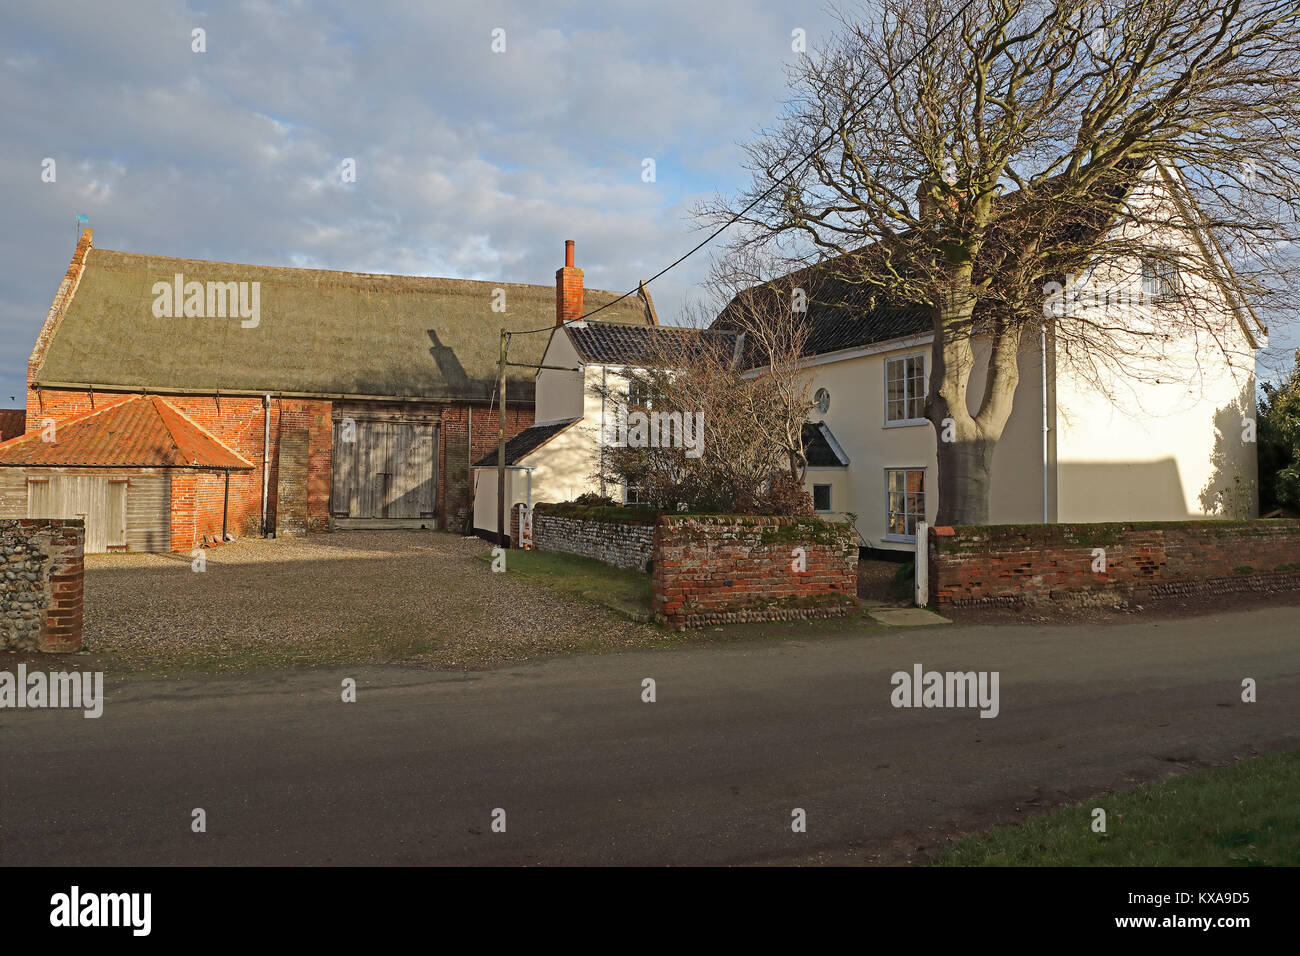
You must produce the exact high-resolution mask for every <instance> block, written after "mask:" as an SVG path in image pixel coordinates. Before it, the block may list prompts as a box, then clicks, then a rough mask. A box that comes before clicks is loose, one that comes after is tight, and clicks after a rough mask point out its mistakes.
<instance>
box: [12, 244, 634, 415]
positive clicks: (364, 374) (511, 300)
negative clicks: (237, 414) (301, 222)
mask: <svg viewBox="0 0 1300 956" xmlns="http://www.w3.org/2000/svg"><path fill="white" fill-rule="evenodd" d="M88 239H89V234H88V233H87V236H86V237H85V238H83V243H87V248H86V249H85V250H84V253H85V255H84V261H85V266H84V269H83V270H82V271H81V274H80V278H79V281H78V282H77V283H76V284H75V292H74V293H73V294H72V295H71V298H70V300H68V301H66V302H64V303H61V302H60V301H59V300H58V299H56V301H55V305H54V307H53V308H52V309H51V313H50V318H49V319H47V322H46V328H45V330H43V331H42V335H41V340H40V341H39V342H38V344H37V349H36V351H35V352H34V353H33V360H34V362H36V363H37V367H36V368H35V369H34V371H33V374H32V376H31V379H32V382H33V384H35V385H38V386H44V387H56V386H64V387H69V386H71V387H86V386H95V387H103V388H106V389H107V388H110V387H117V388H130V389H141V390H146V391H158V392H166V391H168V390H184V391H199V392H217V391H219V392H221V393H222V394H236V393H249V394H251V393H262V392H268V391H269V392H275V393H279V394H286V395H304V396H321V397H343V396H357V397H371V396H373V397H393V398H422V399H460V400H469V401H485V400H487V399H488V398H489V396H490V395H491V394H492V391H493V387H494V383H495V379H496V373H497V356H498V350H499V343H500V331H501V329H502V327H505V328H507V329H510V330H512V331H521V330H525V329H546V328H550V327H552V326H554V324H555V289H554V287H552V286H540V285H520V284H516V283H507V282H476V281H470V280H465V279H437V278H425V277H419V276H394V275H371V274H365V273H355V272H327V271H324V270H319V269H285V268H277V267H271V266H251V265H236V264H232V263H224V262H204V261H201V260H195V259H174V258H169V257H164V256H152V255H139V254H135V253H127V252H114V251H111V250H108V249H96V248H93V247H90V246H89V244H88ZM81 251H82V250H80V249H79V253H80V252H81ZM76 267H77V260H76V259H74V261H73V269H70V270H69V274H70V277H71V275H72V273H73V272H74V270H75V269H76ZM178 273H179V274H181V275H183V276H184V281H185V282H191V281H196V282H201V283H204V284H205V287H206V283H209V282H214V283H216V282H223V283H224V282H247V283H252V282H258V283H260V290H259V306H260V309H259V313H260V314H259V318H258V323H257V325H256V327H248V328H245V327H243V326H242V324H241V320H240V318H239V317H237V316H236V317H233V318H231V317H228V318H170V317H163V318H157V317H155V316H154V309H153V306H154V301H155V294H154V292H153V288H154V284H155V283H157V282H166V283H172V282H173V281H174V276H175V275H176V274H178ZM250 289H251V287H250ZM497 290H502V291H504V294H505V300H504V301H505V311H504V312H496V311H493V303H494V301H500V296H499V294H498V291H497ZM70 291H71V289H70ZM585 295H586V298H585V305H586V307H587V308H588V309H590V308H594V307H596V306H600V305H603V304H605V303H606V302H609V301H610V300H612V299H614V298H616V295H615V294H614V293H611V292H600V291H596V290H587V291H586V294H585ZM61 296H62V290H61ZM494 297H496V298H495V299H494ZM250 298H251V296H250ZM250 304H251V303H250ZM61 306H62V307H61ZM600 315H601V318H602V319H603V320H605V321H613V322H629V323H634V324H645V323H646V322H647V321H648V320H649V318H648V312H647V309H646V303H645V301H644V300H643V299H641V298H639V297H637V296H629V297H628V298H627V299H624V300H623V301H622V302H619V303H618V304H617V305H614V306H612V307H610V308H608V309H606V310H605V311H603V312H601V313H600ZM548 339H549V336H547V335H546V334H544V333H541V334H537V335H518V336H515V337H514V338H512V340H511V347H510V359H511V361H513V362H521V363H540V361H541V358H542V352H543V350H544V348H545V346H546V343H547V341H548ZM533 378H534V373H533V371H532V370H529V369H520V368H512V369H510V370H509V372H508V386H507V391H508V393H509V397H510V399H512V400H516V401H531V400H532V397H533Z"/></svg>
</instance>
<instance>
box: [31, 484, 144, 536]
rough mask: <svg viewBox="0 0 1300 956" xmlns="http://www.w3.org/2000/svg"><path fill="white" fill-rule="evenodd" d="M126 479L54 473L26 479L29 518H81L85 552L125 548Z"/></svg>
mask: <svg viewBox="0 0 1300 956" xmlns="http://www.w3.org/2000/svg"><path fill="white" fill-rule="evenodd" d="M126 489H127V481H126V479H109V478H99V477H95V476H93V475H51V476H50V477H48V478H31V479H29V480H28V482H27V517H29V518H80V519H81V520H82V521H84V522H85V524H86V547H85V552H86V554H102V553H104V552H105V551H107V550H109V548H110V547H111V548H113V549H119V548H125V547H126Z"/></svg>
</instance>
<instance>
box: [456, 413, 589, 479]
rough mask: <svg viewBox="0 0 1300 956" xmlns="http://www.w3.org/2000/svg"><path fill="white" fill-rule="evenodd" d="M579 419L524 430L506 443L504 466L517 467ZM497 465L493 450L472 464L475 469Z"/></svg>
mask: <svg viewBox="0 0 1300 956" xmlns="http://www.w3.org/2000/svg"><path fill="white" fill-rule="evenodd" d="M580 421H582V419H580V418H571V419H569V420H568V421H566V422H555V423H553V424H550V425H534V426H532V427H531V428H525V429H524V430H523V431H521V432H520V433H519V434H518V435H516V436H515V437H514V438H512V439H510V440H509V441H508V442H506V464H507V465H517V464H519V462H520V461H521V460H523V459H524V458H527V457H528V456H529V455H531V454H532V453H533V452H535V451H536V450H537V449H539V448H541V447H542V446H543V445H545V444H546V443H547V442H548V441H550V440H551V439H552V438H554V437H555V436H556V435H558V434H559V433H560V432H562V431H564V430H565V429H566V428H568V427H569V426H570V425H572V424H574V423H576V422H580ZM496 464H497V450H496V449H495V448H493V449H492V450H491V451H490V452H488V453H487V454H486V455H484V456H483V457H482V458H480V459H479V460H478V461H476V462H474V467H476V468H495V467H496Z"/></svg>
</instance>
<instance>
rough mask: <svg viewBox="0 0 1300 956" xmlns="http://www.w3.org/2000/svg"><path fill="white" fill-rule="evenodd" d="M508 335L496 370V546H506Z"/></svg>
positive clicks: (508, 334)
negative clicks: (497, 415) (499, 364)
mask: <svg viewBox="0 0 1300 956" xmlns="http://www.w3.org/2000/svg"><path fill="white" fill-rule="evenodd" d="M509 341H510V333H509V332H507V331H506V330H505V329H502V330H501V367H500V368H499V369H497V410H498V412H499V418H498V419H497V422H498V423H497V544H498V545H500V546H501V547H503V548H504V547H505V546H506V347H507V343H508V342H509Z"/></svg>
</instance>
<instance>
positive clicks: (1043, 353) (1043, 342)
mask: <svg viewBox="0 0 1300 956" xmlns="http://www.w3.org/2000/svg"><path fill="white" fill-rule="evenodd" d="M1039 332H1040V336H1041V338H1040V339H1039V359H1040V364H1041V370H1042V381H1043V524H1047V323H1046V322H1043V323H1042V324H1041V325H1040V326H1039Z"/></svg>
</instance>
